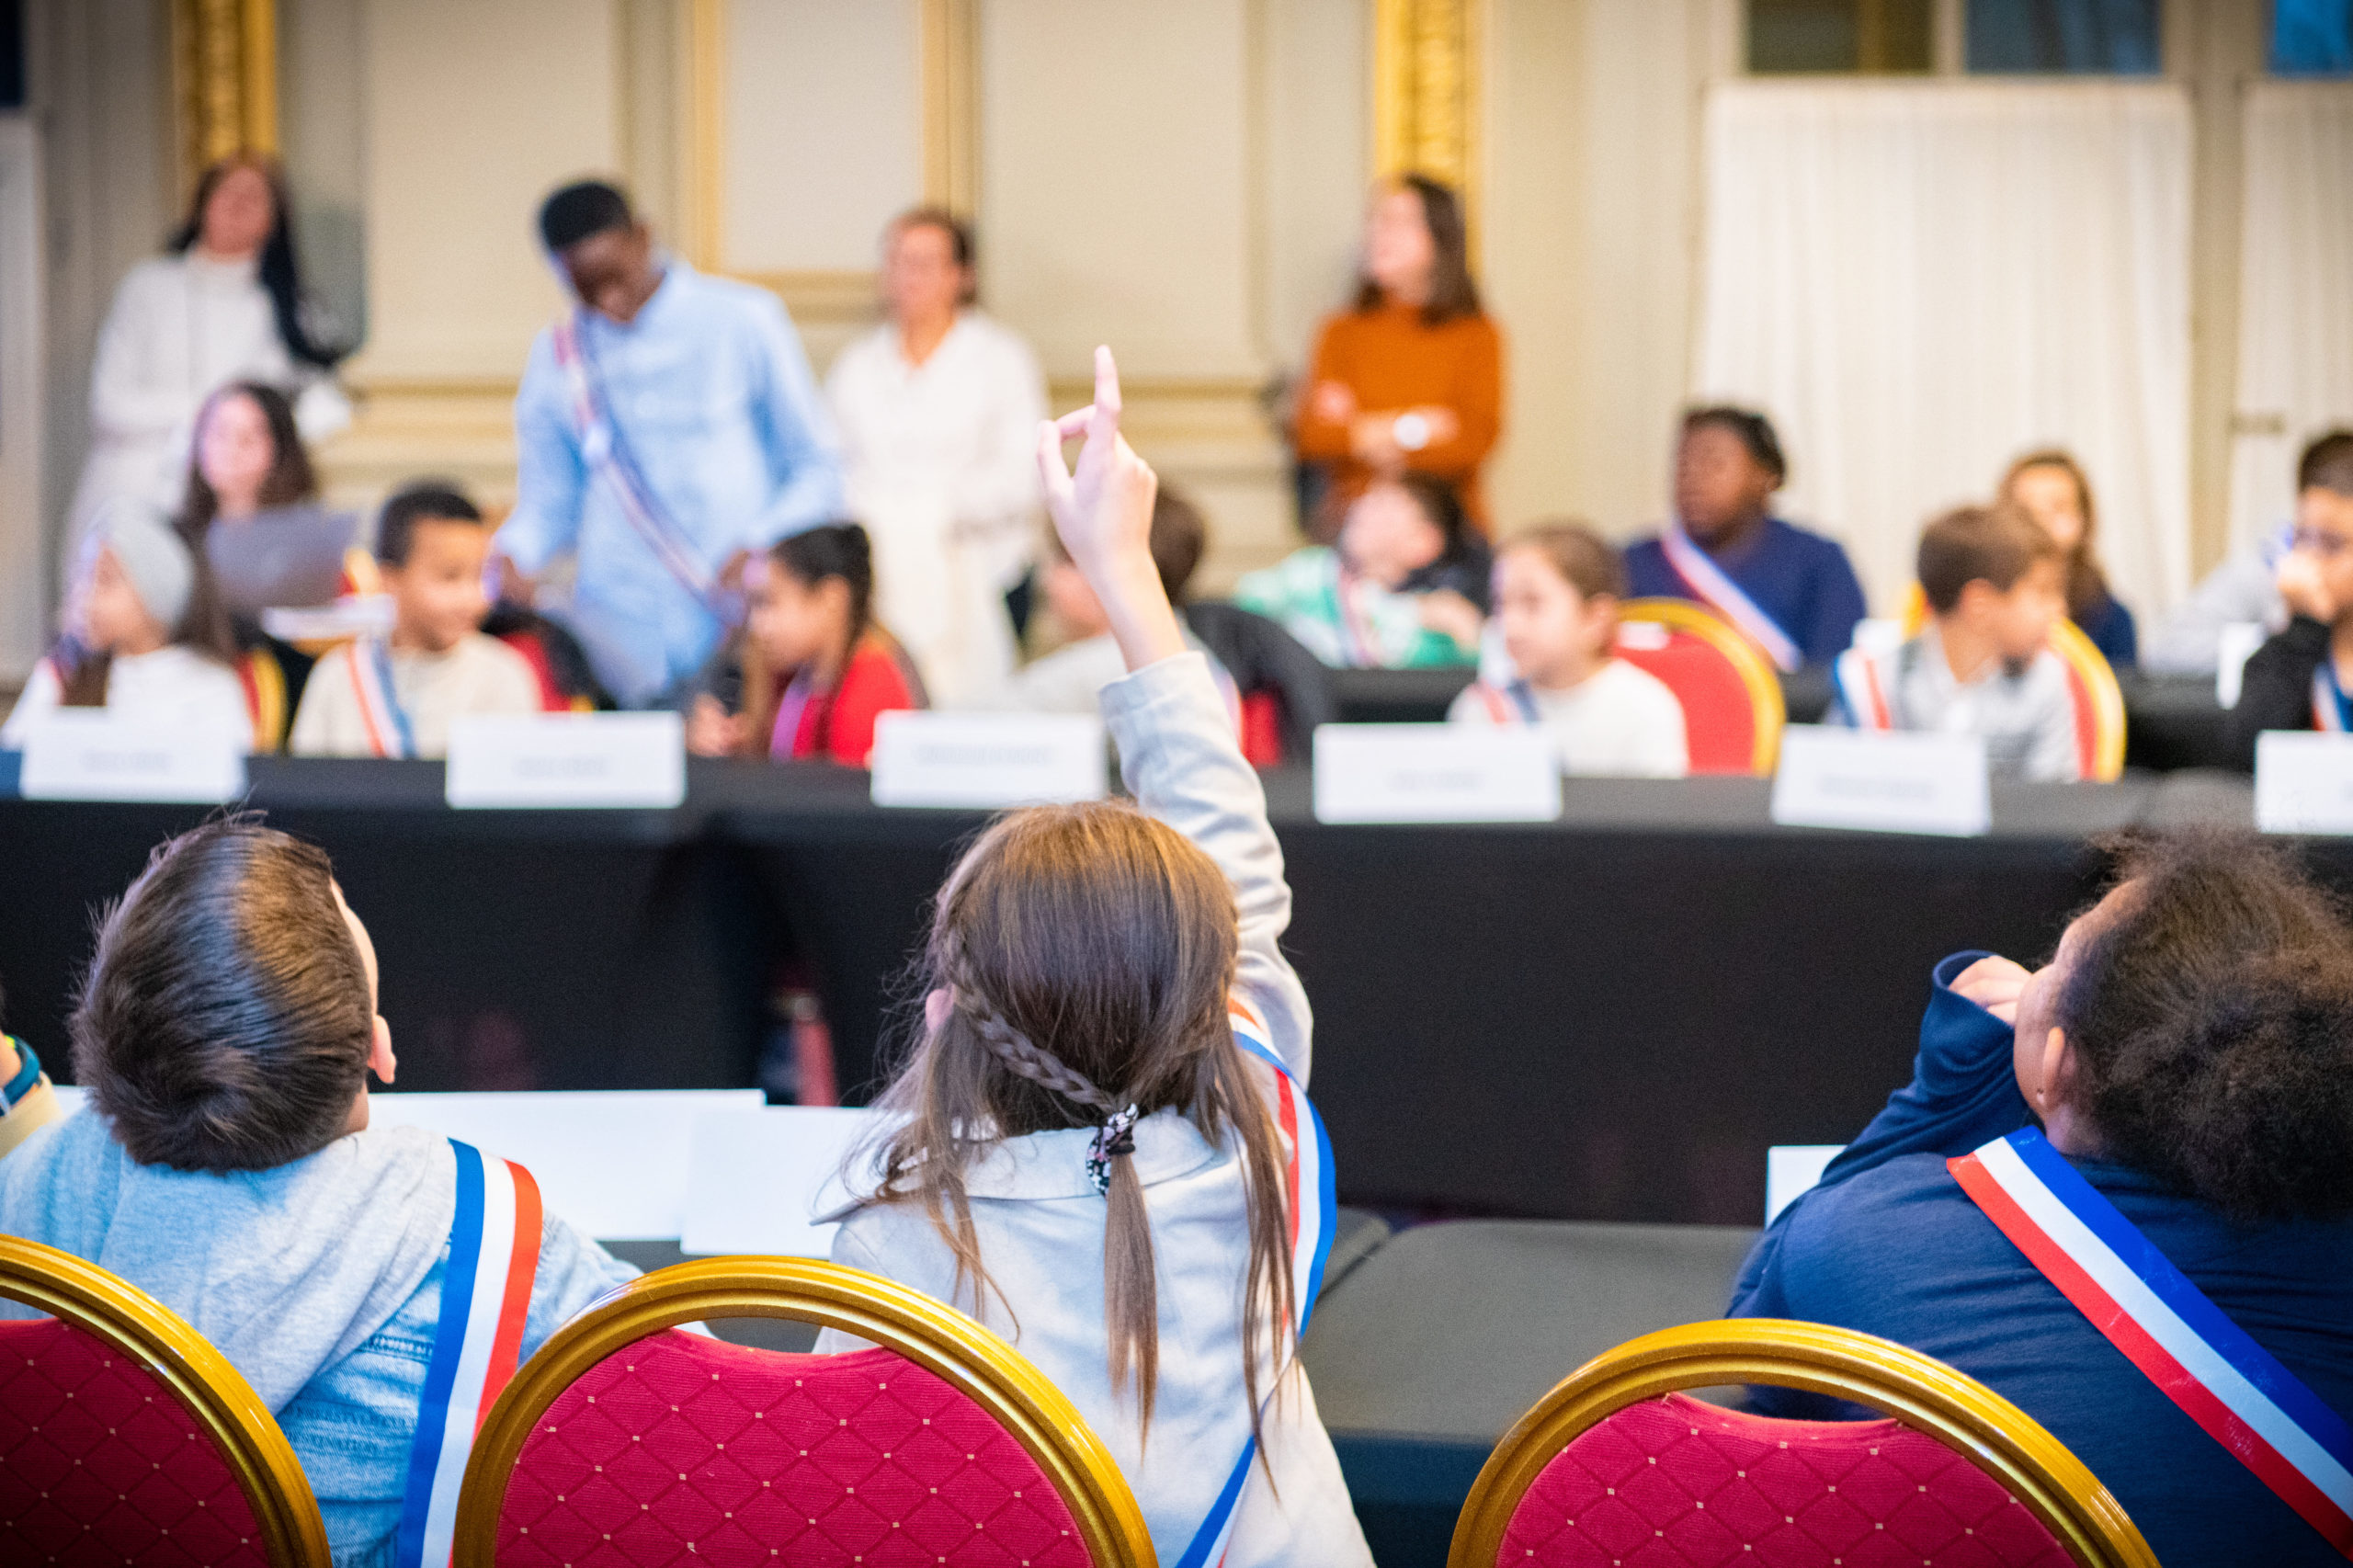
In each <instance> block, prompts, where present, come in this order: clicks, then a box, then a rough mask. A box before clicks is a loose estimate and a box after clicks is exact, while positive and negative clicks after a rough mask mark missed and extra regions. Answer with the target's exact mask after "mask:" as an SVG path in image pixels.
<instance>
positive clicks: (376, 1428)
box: [0, 819, 637, 1568]
mask: <svg viewBox="0 0 2353 1568" xmlns="http://www.w3.org/2000/svg"><path fill="white" fill-rule="evenodd" d="M376 996H377V971H376V953H375V948H374V946H373V944H372V943H371V942H370V941H369V937H368V929H367V927H366V926H363V925H361V924H360V922H359V917H358V915H354V914H353V913H352V912H351V908H350V906H349V905H348V904H347V903H344V900H343V893H342V890H341V889H340V888H338V887H337V886H336V885H335V880H334V871H333V868H332V867H331V866H330V865H329V864H328V861H327V858H326V855H325V853H324V851H322V850H320V849H318V848H317V847H315V846H312V845H308V844H304V843H302V842H301V841H300V840H298V839H294V838H290V837H289V836H288V835H285V834H282V833H277V832H273V831H271V830H269V829H267V828H264V827H261V826H259V825H257V824H255V823H254V822H252V821H251V820H249V819H248V820H238V819H232V820H229V821H223V822H214V823H210V824H207V825H205V826H203V827H200V828H198V829H196V830H195V831H194V832H192V833H188V834H185V835H182V836H180V837H178V838H176V839H174V840H172V841H171V842H170V843H168V844H165V846H163V847H162V848H161V849H159V850H157V851H156V853H155V856H154V858H153V859H152V860H151V861H150V862H149V863H148V867H147V869H146V870H145V871H144V872H142V874H141V875H140V877H139V879H138V881H134V882H133V883H131V889H130V891H129V892H127V893H125V894H124V895H123V899H122V902H121V903H119V904H118V905H117V906H116V907H115V909H114V911H113V913H112V914H110V915H108V917H107V921H106V924H105V926H103V928H101V930H100V931H99V933H98V939H97V953H96V955H95V956H94V958H93V959H92V961H91V965H90V971H89V975H88V978H87V980H86V981H85V983H84V985H83V988H82V994H81V998H80V1000H79V1002H78V1004H77V1005H76V1006H75V1008H74V1017H73V1019H72V1022H71V1026H70V1028H71V1034H72V1040H73V1061H74V1077H75V1078H76V1079H77V1080H78V1081H79V1082H80V1083H81V1084H82V1085H85V1087H86V1088H87V1089H88V1091H89V1096H90V1097H89V1103H88V1104H87V1105H86V1107H85V1108H84V1109H82V1110H80V1111H78V1112H76V1113H74V1115H72V1116H69V1117H65V1118H63V1119H52V1120H50V1121H49V1124H48V1125H40V1126H37V1127H36V1128H35V1130H34V1131H32V1132H31V1134H30V1135H29V1136H28V1137H25V1138H23V1139H22V1141H21V1142H17V1143H16V1146H15V1147H14V1148H13V1150H12V1151H9V1152H7V1153H6V1158H5V1160H0V1233H6V1234H9V1235H15V1236H22V1237H25V1238H27V1239H28V1240H31V1241H36V1242H40V1243H42V1244H45V1245H48V1246H53V1247H57V1248H59V1249H61V1250H63V1251H65V1252H69V1253H72V1254H74V1256H77V1257H81V1258H85V1259H86V1260H88V1261H89V1262H92V1263H95V1264H97V1265H98V1266H99V1267H102V1268H106V1269H108V1270H109V1271H111V1272H112V1273H114V1274H117V1275H119V1276H120V1277H122V1278H125V1279H127V1280H129V1281H130V1282H131V1284H133V1285H136V1286H138V1287H139V1288H140V1289H141V1290H145V1291H146V1292H148V1293H149V1294H150V1295H153V1296H154V1297H156V1298H157V1299H158V1300H160V1301H163V1303H164V1304H165V1306H167V1307H169V1308H171V1309H172V1310H173V1311H174V1312H177V1313H178V1314H179V1315H180V1316H182V1317H183V1318H186V1319H187V1320H188V1323H189V1324H191V1325H193V1326H194V1327H195V1329H196V1331H197V1332H198V1333H199V1334H201V1335H204V1337H205V1338H206V1339H207V1340H209V1341H210V1342H211V1344H212V1345H213V1346H215V1347H217V1348H218V1349H219V1350H220V1351H221V1353H222V1355H223V1356H225V1357H227V1358H228V1359H229V1361H230V1364H231V1365H233V1366H234V1367H235V1368H236V1369H237V1370H238V1371H239V1372H240V1373H242V1374H243V1375H244V1379H245V1381H247V1382H249V1383H251V1384H252V1385H253V1387H254V1391H255V1392H256V1393H257V1394H258V1395H259V1396H260V1397H261V1400H262V1403H264V1404H266V1405H267V1407H268V1408H269V1411H270V1413H271V1414H272V1415H275V1416H276V1417H277V1418H278V1425H279V1426H281V1427H283V1428H284V1430H285V1432H286V1436H287V1438H288V1440H289V1441H290V1443H291V1444H292V1445H293V1449H294V1452H295V1456H296V1457H297V1458H298V1459H300V1460H301V1462H302V1468H303V1471H304V1472H305V1473H306V1474H307V1475H308V1476H309V1478H310V1483H311V1489H312V1491H313V1494H316V1496H317V1498H318V1501H319V1506H320V1509H321V1511H322V1513H323V1514H324V1517H325V1520H326V1529H327V1540H328V1544H329V1546H330V1548H331V1549H332V1551H333V1552H334V1557H335V1562H336V1563H337V1564H338V1565H339V1568H354V1565H357V1564H362V1563H365V1564H368V1565H369V1568H374V1565H375V1564H378V1563H380V1562H390V1561H392V1549H393V1544H394V1540H395V1536H396V1534H397V1533H399V1532H401V1531H402V1530H403V1529H404V1526H403V1502H404V1498H405V1497H407V1496H409V1495H411V1494H414V1493H415V1492H416V1490H417V1488H418V1486H419V1485H420V1480H421V1482H422V1483H423V1484H425V1485H426V1486H427V1487H428V1488H429V1487H430V1486H431V1485H432V1483H435V1482H437V1481H438V1482H440V1483H444V1484H448V1483H452V1482H453V1481H454V1476H455V1474H456V1473H460V1472H461V1471H462V1468H463V1466H464V1463H465V1459H466V1450H467V1449H468V1448H469V1447H470V1443H469V1442H468V1441H465V1440H461V1439H460V1436H459V1432H460V1427H462V1430H463V1432H465V1433H468V1434H470V1433H471V1432H472V1421H471V1420H456V1419H448V1418H446V1417H440V1416H438V1415H437V1417H436V1419H443V1420H447V1425H446V1426H442V1427H438V1428H437V1427H432V1426H430V1425H429V1424H426V1423H425V1421H424V1416H423V1414H422V1413H423V1411H424V1402H425V1399H426V1392H427V1390H428V1388H429V1387H430V1388H449V1387H452V1386H453V1385H452V1384H451V1383H450V1382H449V1380H448V1378H447V1377H445V1376H444V1374H443V1368H444V1366H445V1364H446V1365H448V1366H449V1367H451V1368H453V1369H459V1370H460V1373H462V1370H463V1369H465V1368H466V1367H469V1366H482V1365H485V1364H488V1363H485V1362H484V1361H483V1359H482V1358H483V1357H484V1356H485V1355H488V1356H489V1357H490V1359H491V1361H492V1362H494V1361H496V1360H497V1359H498V1358H499V1357H498V1353H497V1351H496V1350H495V1349H494V1342H493V1339H492V1338H491V1337H490V1336H487V1335H485V1334H484V1333H483V1328H482V1324H481V1321H480V1320H481V1317H482V1315H483V1314H472V1315H470V1314H469V1313H468V1312H467V1306H468V1303H469V1302H470V1301H472V1299H473V1298H474V1297H477V1296H482V1295H483V1292H486V1291H487V1292H491V1294H489V1296H488V1297H487V1300H489V1301H493V1302H497V1301H504V1302H505V1303H506V1311H505V1312H491V1313H489V1314H487V1316H488V1320H489V1322H490V1324H493V1325H496V1324H499V1323H500V1322H501V1320H503V1319H504V1318H506V1316H507V1314H508V1313H511V1312H515V1311H517V1310H518V1309H519V1310H520V1312H521V1313H522V1316H523V1324H522V1333H521V1335H520V1339H519V1345H518V1346H517V1352H516V1353H517V1355H518V1357H519V1358H520V1359H528V1358H529V1357H530V1355H531V1354H532V1352H534V1351H535V1350H537V1349H538V1348H539V1346H540V1345H541V1344H542V1343H544V1342H545V1341H546V1339H547V1337H548V1335H551V1333H553V1332H554V1331H555V1330H556V1328H557V1327H558V1326H560V1325H561V1324H563V1322H564V1321H565V1320H567V1319H569V1318H571V1317H572V1316H574V1314H575V1313H577V1312H580V1311H581V1310H582V1309H583V1308H585V1307H586V1306H587V1305H588V1304H589V1303H590V1302H591V1301H595V1300H597V1298H598V1297H599V1296H601V1295H603V1294H604V1293H605V1292H606V1291H608V1290H611V1289H612V1288H613V1287H614V1286H616V1285H619V1284H620V1283H622V1282H623V1281H625V1280H627V1279H628V1278H631V1276H633V1275H634V1274H635V1273H636V1272H637V1271H636V1270H635V1269H633V1268H631V1267H629V1266H628V1265H626V1264H623V1263H620V1262H619V1261H618V1260H616V1259H614V1258H613V1257H611V1256H608V1255H607V1254H606V1253H605V1251H604V1250H603V1249H602V1248H600V1247H598V1246H597V1244H595V1243H594V1242H591V1241H587V1240H585V1239H584V1238H582V1237H581V1236H580V1235H579V1234H578V1233H576V1232H574V1230H573V1229H572V1228H571V1227H570V1226H568V1225H566V1224H565V1223H564V1222H563V1221H562V1220H560V1219H557V1218H556V1217H555V1216H553V1215H544V1216H543V1217H541V1211H540V1206H539V1201H538V1196H537V1189H536V1187H532V1185H531V1183H530V1181H529V1176H527V1175H523V1174H520V1173H519V1172H518V1170H517V1167H514V1166H510V1165H507V1164H506V1162H505V1161H502V1160H495V1159H491V1158H488V1157H485V1156H484V1155H483V1154H482V1153H480V1152H478V1151H475V1150H473V1149H472V1148H471V1147H470V1146H468V1145H465V1144H461V1143H457V1142H452V1141H450V1140H449V1139H446V1138H441V1137H438V1136H436V1135H434V1134H432V1133H428V1132H426V1131H422V1130H420V1129H417V1128H412V1127H390V1128H370V1127H369V1117H368V1109H369V1101H368V1090H367V1075H368V1074H369V1071H370V1070H371V1069H372V1070H373V1071H374V1072H375V1074H376V1075H377V1076H378V1077H380V1078H381V1079H383V1080H384V1081H385V1082H386V1083H390V1082H391V1081H392V1070H393V1067H394V1062H393V1059H392V1031H391V1029H390V1028H388V1027H387V1026H386V1024H385V1022H384V1020H383V1018H382V1017H381V1016H379V1015H378V1014H377V1012H376V1005H377V1004H376ZM6 1055H7V1058H8V1059H7V1060H0V1069H5V1068H6V1067H7V1066H9V1065H10V1064H11V1062H14V1063H15V1064H16V1065H17V1077H19V1078H25V1079H29V1080H30V1082H31V1083H33V1084H38V1083H39V1082H40V1072H39V1066H38V1064H37V1063H35V1062H30V1061H29V1060H28V1053H27V1052H24V1051H17V1050H13V1049H12V1050H10V1051H8V1052H7V1053H6ZM18 1088H19V1085H17V1084H11V1085H9V1086H8V1091H9V1094H10V1095H11V1096H12V1102H11V1103H10V1104H9V1106H8V1107H7V1108H6V1110H5V1112H0V1150H6V1149H7V1148H8V1144H9V1143H10V1142H11V1141H12V1140H13V1138H14V1132H13V1129H12V1126H11V1124H12V1123H15V1122H16V1121H17V1119H19V1118H20V1117H21V1118H22V1119H24V1120H25V1121H26V1122H27V1123H28V1124H32V1123H37V1122H40V1121H42V1120H44V1119H51V1118H54V1115H55V1109H56V1107H55V1103H54V1101H55V1096H51V1095H48V1094H46V1093H40V1094H35V1093H31V1092H26V1093H24V1094H23V1095H22V1096H21V1097H15V1096H17V1091H18ZM502 1194H504V1195H506V1198H505V1201H504V1202H501V1201H499V1200H498V1199H499V1198H500V1196H501V1195H502ZM502 1229H504V1230H505V1231H506V1235H504V1236H502V1235H500V1234H499V1233H500V1231H501V1230H502ZM524 1237H528V1238H529V1239H530V1240H531V1241H533V1242H536V1245H525V1246H517V1245H515V1241H516V1240H517V1239H520V1238H524ZM445 1286H446V1287H447V1290H446V1297H445ZM469 1286H470V1287H471V1290H469ZM26 1314H27V1310H26V1309H22V1308H12V1307H11V1305H10V1304H9V1303H6V1302H0V1317H8V1316H24V1315H26ZM470 1323H472V1324H474V1326H473V1327H472V1328H468V1327H467V1326H466V1325H467V1324H470ZM445 1331H447V1332H445ZM495 1333H496V1337H497V1338H500V1339H503V1338H504V1334H505V1331H504V1329H503V1328H502V1329H496V1331H495ZM511 1369H512V1368H511V1367H506V1368H499V1367H496V1366H493V1367H492V1373H491V1376H492V1377H493V1378H495V1377H497V1376H499V1375H500V1374H501V1373H502V1372H504V1371H511ZM428 1372H430V1373H431V1374H432V1376H431V1377H428ZM464 1382H465V1379H464V1378H463V1376H462V1375H460V1377H459V1379H458V1383H457V1385H455V1392H453V1393H452V1395H451V1397H450V1400H449V1404H450V1412H451V1415H453V1416H463V1417H471V1416H472V1415H473V1414H474V1410H473V1408H472V1404H471V1403H467V1402H468V1401H470V1400H471V1401H474V1402H479V1401H481V1400H483V1399H485V1398H487V1397H488V1395H487V1394H486V1393H485V1392H484V1389H485V1387H486V1386H487V1383H488V1381H487V1380H485V1379H483V1378H482V1377H480V1376H477V1377H476V1378H475V1379H474V1381H473V1387H472V1390H471V1392H469V1391H468V1390H467V1389H466V1388H465V1387H464V1386H463V1385H464ZM421 1424H426V1425H427V1426H428V1430H435V1431H438V1433H440V1435H441V1437H442V1441H441V1442H440V1443H439V1445H438V1450H437V1449H434V1448H433V1447H432V1446H431V1445H427V1444H421V1443H419V1442H418V1441H417V1434H418V1429H419V1426H420V1425H421ZM420 1472H421V1476H420ZM449 1492H450V1493H451V1494H452V1496H454V1492H455V1487H454V1484H450V1485H449ZM448 1524H449V1517H448V1510H447V1508H446V1507H442V1506H438V1505H437V1506H436V1509H435V1510H433V1511H429V1512H427V1513H426V1514H425V1515H424V1516H423V1517H422V1522H421V1523H419V1524H415V1525H411V1526H408V1527H405V1528H407V1529H408V1530H409V1531H411V1532H421V1534H420V1537H419V1539H420V1540H421V1543H422V1546H423V1549H424V1550H423V1555H422V1557H421V1558H418V1559H414V1560H417V1561H424V1562H447V1561H448V1560H449V1540H448V1535H447V1528H448ZM437 1532H438V1533H437Z"/></svg>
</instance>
